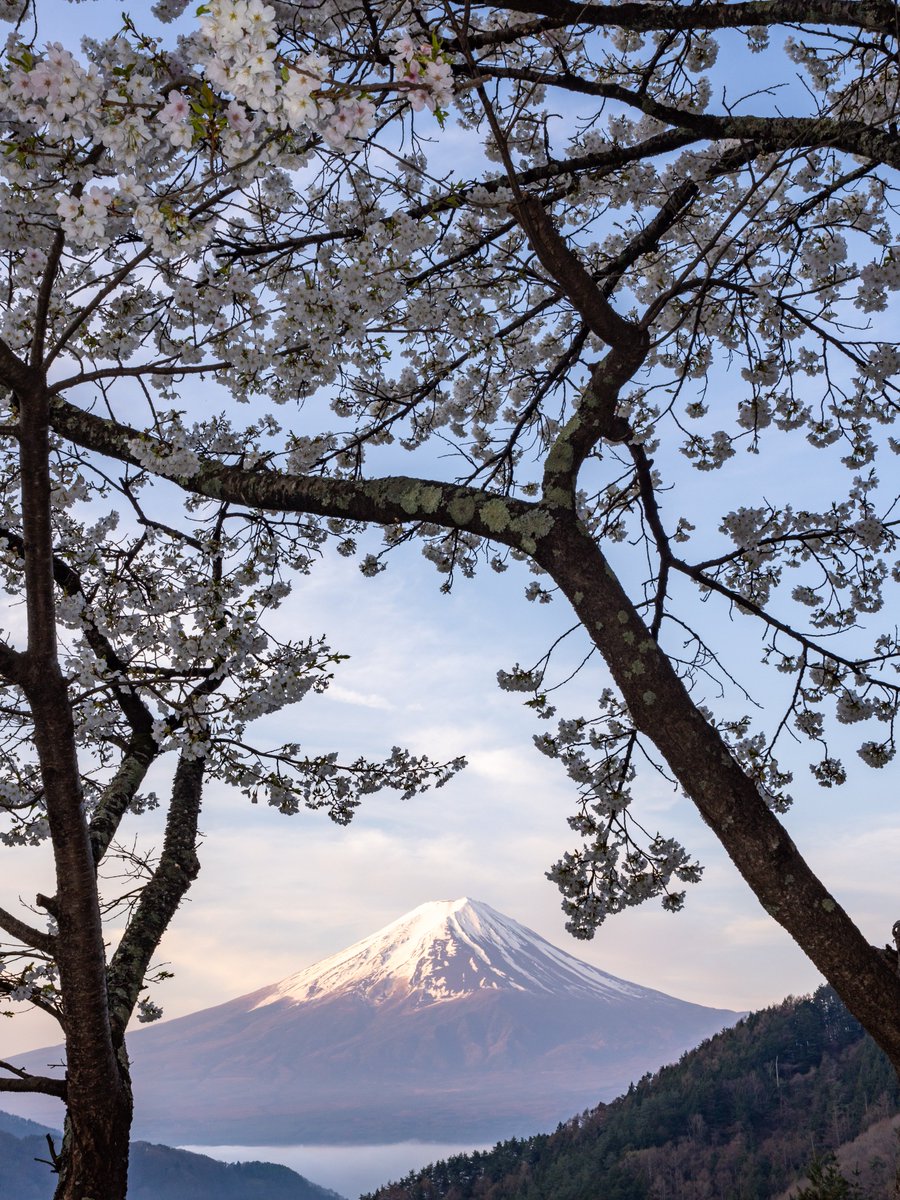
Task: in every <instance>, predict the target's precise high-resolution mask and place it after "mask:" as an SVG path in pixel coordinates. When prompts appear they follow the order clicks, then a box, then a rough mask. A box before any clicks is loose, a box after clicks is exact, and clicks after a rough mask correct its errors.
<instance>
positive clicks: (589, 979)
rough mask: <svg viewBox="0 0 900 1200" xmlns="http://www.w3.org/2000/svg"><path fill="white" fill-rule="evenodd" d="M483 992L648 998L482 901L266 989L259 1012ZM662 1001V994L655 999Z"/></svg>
mask: <svg viewBox="0 0 900 1200" xmlns="http://www.w3.org/2000/svg"><path fill="white" fill-rule="evenodd" d="M483 989H490V990H509V991H517V992H533V993H537V994H540V993H548V994H551V995H556V994H558V993H562V994H563V995H568V996H581V997H586V998H593V999H595V1000H604V1001H606V1000H610V999H618V1000H621V999H622V997H623V996H635V997H637V996H640V995H642V994H643V995H649V994H650V993H649V992H648V991H647V989H646V988H640V987H638V986H637V985H636V984H633V983H625V982H624V981H623V980H621V979H616V978H615V976H613V975H607V974H606V972H605V971H601V970H599V969H598V968H597V967H592V966H589V965H588V964H587V963H583V962H580V961H579V960H578V959H577V958H573V957H572V955H571V954H566V953H565V952H564V951H562V950H557V948H556V947H555V946H552V945H551V944H550V942H547V941H545V940H544V939H543V938H542V937H540V935H539V934H536V933H533V932H532V931H531V930H530V929H526V928H525V926H524V925H520V924H518V922H517V921H513V920H511V919H510V918H509V917H505V916H504V915H503V914H502V913H499V912H497V910H496V909H494V908H491V906H490V905H489V904H484V903H483V902H482V901H480V900H469V899H468V897H465V896H464V897H463V898H462V899H461V900H433V901H431V902H430V903H429V904H421V905H420V906H419V907H418V908H414V909H413V910H412V912H408V913H406V915H405V916H402V917H400V918H398V920H396V921H392V922H391V924H390V925H386V926H385V927H384V928H383V929H379V930H378V932H377V933H373V934H372V935H371V937H367V938H363V940H362V941H360V942H355V943H354V944H353V945H352V946H348V947H347V949H346V950H342V951H341V952H340V953H339V954H334V955H332V957H331V958H326V959H323V960H322V961H321V962H318V963H314V964H313V966H311V967H307V968H306V969H305V970H303V971H298V972H297V974H296V975H290V976H288V978H287V979H283V980H282V981H281V983H276V984H275V985H274V986H272V987H271V988H266V989H264V991H265V996H264V998H263V999H261V1000H260V1001H259V1003H258V1005H257V1007H260V1008H261V1007H262V1006H263V1005H265V1004H275V1003H277V1002H278V1001H280V1000H287V1001H290V1002H291V1003H293V1004H304V1003H309V1002H311V1001H321V1000H322V999H323V998H324V996H325V995H326V994H330V995H332V996H338V995H344V996H346V995H352V996H358V997H360V998H361V999H363V1000H365V1001H366V1002H367V1003H369V1004H373V1005H378V1004H383V1003H386V1002H388V1001H393V1002H397V1001H399V1000H411V1001H412V1002H413V1004H414V1005H416V1006H417V1007H419V1006H423V1005H427V1004H435V1003H439V1002H441V1001H445V1000H456V999H459V998H461V997H463V996H469V995H471V994H472V993H473V992H479V991H481V990H483ZM653 994H654V995H659V994H660V993H658V992H657V993H653Z"/></svg>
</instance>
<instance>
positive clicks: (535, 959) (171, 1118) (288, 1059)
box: [20, 898, 741, 1145]
mask: <svg viewBox="0 0 900 1200" xmlns="http://www.w3.org/2000/svg"><path fill="white" fill-rule="evenodd" d="M740 1015H741V1014H739V1013H734V1012H729V1011H726V1010H722V1009H712V1008H705V1007H702V1006H700V1005H696V1004H688V1003H686V1002H685V1001H683V1000H677V999H675V998H673V997H671V996H667V995H665V994H663V993H662V992H657V991H653V990H651V989H649V988H644V987H640V986H638V985H637V984H633V983H627V982H625V981H624V980H621V979H617V978H616V977H615V976H613V975H608V974H607V973H606V972H604V971H601V970H599V969H598V968H596V967H593V966H590V965H588V964H587V963H584V962H581V961H580V960H579V959H577V958H575V957H573V956H572V955H570V954H567V953H565V952H564V951H562V950H559V949H557V947H555V946H553V945H551V944H550V943H549V942H547V941H545V940H544V939H543V938H542V937H540V936H539V935H538V934H536V933H534V932H533V931H531V930H529V929H526V928H525V927H524V926H523V925H520V924H518V922H516V921H514V920H512V919H511V918H510V917H507V916H504V915H503V914H502V913H499V912H497V911H496V910H495V909H493V908H491V907H490V906H489V905H487V904H484V903H482V902H480V901H474V900H469V899H467V898H463V899H460V900H454V901H433V902H431V903H428V904H423V905H421V906H420V907H419V908H416V909H414V910H413V911H412V912H409V913H407V914H406V915H405V916H402V917H400V918H399V919H398V920H396V921H394V922H392V923H391V924H390V925H387V926H385V927H384V928H383V929H381V930H379V931H378V932H377V933H374V934H372V935H371V936H370V937H367V938H364V939H363V940H362V941H360V942H357V943H355V944H354V945H352V946H350V947H348V948H347V949H346V950H343V951H341V952H340V953H338V954H335V955H333V956H332V957H330V958H326V959H324V960H322V961H321V962H318V963H316V964H315V965H313V966H311V967H307V968H305V969H304V970H302V971H299V972H297V974H295V975H291V976H289V977H288V978H287V979H283V980H282V981H281V982H280V983H275V984H272V985H270V986H268V987H264V988H261V989H260V990H259V991H256V992H252V993H250V994H249V995H246V996H241V997H239V998H238V999H236V1000H231V1001H229V1002H228V1003H226V1004H221V1005H218V1006H216V1007H215V1008H208V1009H204V1010H202V1011H201V1012H197V1013H193V1014H191V1015H190V1016H187V1017H180V1018H177V1019H175V1020H172V1021H167V1022H164V1023H162V1024H160V1025H157V1026H154V1027H152V1028H149V1029H146V1030H141V1031H139V1032H137V1033H134V1034H132V1035H130V1037H129V1041H128V1047H129V1051H130V1053H131V1056H132V1059H133V1061H134V1076H135V1097H136V1103H137V1112H136V1120H135V1134H136V1136H139V1137H144V1138H150V1139H160V1140H168V1141H170V1142H171V1141H173V1140H175V1141H177V1142H179V1143H181V1144H182V1145H183V1144H207V1145H212V1144H223V1143H237V1144H241V1145H265V1144H269V1145H273V1144H278V1143H295V1142H307V1143H309V1142H333V1143H353V1142H357V1143H365V1142H388V1141H397V1140H403V1139H406V1138H417V1139H421V1140H426V1141H429V1140H434V1141H444V1142H446V1141H448V1140H455V1139H463V1138H465V1139H469V1138H471V1139H473V1140H484V1141H487V1140H491V1139H495V1138H498V1137H502V1136H512V1135H515V1134H521V1133H524V1132H529V1131H530V1132H534V1131H535V1130H538V1129H542V1128H548V1127H551V1126H553V1125H555V1124H556V1122H557V1121H559V1120H562V1119H564V1118H566V1117H568V1116H570V1115H571V1113H572V1112H573V1111H577V1110H579V1109H582V1108H585V1107H587V1106H588V1105H592V1104H596V1103H597V1101H598V1100H601V1099H608V1098H611V1097H612V1096H614V1095H616V1094H617V1093H618V1092H620V1091H622V1090H623V1089H624V1088H626V1087H627V1086H628V1084H629V1082H630V1081H631V1080H632V1079H636V1078H638V1077H640V1076H641V1075H643V1074H644V1073H645V1072H646V1071H649V1070H654V1069H655V1068H657V1067H659V1066H660V1065H662V1064H663V1063H665V1062H670V1061H672V1060H673V1059H676V1058H677V1057H678V1056H679V1055H680V1054H681V1053H682V1052H683V1051H684V1050H686V1049H688V1048H690V1047H692V1046H694V1045H696V1044H697V1043H698V1042H700V1041H701V1040H702V1039H703V1038H705V1037H708V1036H710V1035H711V1034H713V1033H715V1032H717V1031H718V1030H720V1029H722V1028H723V1027H724V1026H726V1025H731V1024H733V1023H734V1022H735V1021H736V1020H737V1019H738V1017H739V1016H740ZM52 1053H53V1052H48V1051H36V1052H34V1053H32V1054H30V1055H28V1056H27V1059H26V1060H20V1061H24V1062H25V1064H26V1065H27V1066H28V1068H29V1069H31V1070H35V1071H37V1070H41V1071H43V1070H45V1064H46V1063H47V1062H49V1061H52V1060H53V1058H52ZM56 1053H57V1058H58V1052H56Z"/></svg>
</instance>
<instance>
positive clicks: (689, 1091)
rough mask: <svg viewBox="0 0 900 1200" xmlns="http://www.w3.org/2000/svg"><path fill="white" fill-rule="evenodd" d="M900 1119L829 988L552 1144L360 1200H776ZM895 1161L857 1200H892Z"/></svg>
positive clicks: (743, 1028) (577, 1121)
mask: <svg viewBox="0 0 900 1200" xmlns="http://www.w3.org/2000/svg"><path fill="white" fill-rule="evenodd" d="M898 1107H900V1085H898V1081H897V1078H896V1075H895V1074H894V1072H893V1070H892V1069H891V1067H890V1065H889V1063H888V1062H887V1059H886V1058H885V1057H884V1055H883V1054H882V1053H881V1051H879V1050H878V1049H877V1047H876V1046H875V1045H874V1043H873V1042H872V1041H871V1039H870V1038H869V1037H867V1036H866V1035H865V1034H864V1032H863V1030H862V1028H861V1026H860V1025H859V1024H858V1023H857V1021H855V1020H854V1019H853V1017H851V1016H850V1015H849V1013H848V1012H847V1011H846V1009H845V1008H844V1007H843V1005H842V1004H841V1003H840V1001H839V1000H838V999H837V997H836V995H835V994H834V992H833V991H832V990H831V989H830V988H827V987H823V988H820V989H819V991H817V992H816V993H815V995H813V996H810V997H804V998H800V999H795V998H789V999H788V1000H786V1001H784V1003H783V1004H780V1005H778V1006H777V1007H774V1008H769V1009H765V1010H763V1011H761V1012H757V1013H753V1014H752V1015H751V1016H749V1017H747V1018H745V1019H744V1020H743V1021H741V1023H740V1024H739V1025H737V1026H735V1027H734V1028H732V1029H729V1030H726V1031H725V1032H724V1033H721V1034H719V1035H717V1036H716V1037H714V1038H712V1039H710V1040H709V1041H707V1042H704V1043H703V1045H702V1046H700V1047H699V1048H698V1049H696V1050H693V1051H691V1052H690V1053H688V1054H686V1055H685V1056H684V1057H683V1058H682V1059H681V1061H680V1062H679V1063H677V1064H676V1065H673V1066H670V1067H665V1068H663V1070H662V1071H660V1072H658V1074H656V1075H653V1076H649V1075H648V1076H646V1077H645V1078H644V1079H642V1080H641V1081H640V1082H639V1083H638V1084H636V1085H634V1086H632V1087H631V1088H630V1089H629V1091H628V1092H627V1093H626V1094H625V1095H624V1096H622V1097H620V1098H619V1099H618V1100H615V1101H613V1103H611V1104H608V1105H603V1104H602V1105H599V1106H598V1107H597V1108H595V1109H592V1110H589V1111H587V1112H585V1113H583V1114H581V1115H580V1116H577V1117H574V1118H573V1119H572V1120H570V1121H568V1122H566V1123H565V1124H564V1125H560V1126H559V1128H558V1129H557V1130H556V1132H555V1133H551V1134H540V1135H537V1136H535V1137H532V1138H527V1139H515V1138H514V1139H511V1140H510V1141H507V1142H502V1143H500V1144H499V1145H497V1146H496V1147H495V1148H494V1149H493V1150H490V1151H486V1152H478V1153H474V1154H470V1155H458V1156H456V1157H454V1158H450V1159H448V1160H446V1161H445V1162H440V1163H437V1164H435V1165H433V1166H431V1167H427V1168H425V1169H424V1170H423V1171H420V1172H417V1173H414V1174H411V1175H409V1176H407V1177H406V1178H405V1179H403V1180H401V1181H400V1182H399V1183H394V1184H390V1185H388V1186H386V1187H383V1188H380V1189H378V1191H376V1192H374V1193H372V1194H371V1195H370V1196H369V1197H364V1198H363V1200H551V1198H552V1200H597V1197H598V1196H602V1197H603V1200H710V1198H711V1197H715V1200H772V1197H775V1196H777V1195H778V1194H779V1193H780V1192H782V1191H784V1190H785V1189H787V1188H788V1187H789V1186H790V1185H791V1184H792V1183H793V1182H795V1181H796V1180H798V1179H801V1178H803V1176H804V1175H805V1172H806V1169H807V1167H808V1165H809V1163H810V1161H811V1160H812V1159H813V1158H814V1157H816V1156H817V1155H820V1154H823V1153H825V1152H828V1151H830V1150H832V1149H835V1148H837V1147H839V1146H841V1145H843V1144H845V1143H847V1142H850V1141H851V1140H852V1139H855V1138H857V1137H858V1136H859V1135H860V1134H861V1133H863V1131H865V1130H867V1129H869V1128H870V1127H875V1126H877V1125H878V1123H882V1124H883V1123H884V1121H885V1118H886V1117H889V1116H891V1115H892V1114H894V1113H895V1112H896V1111H897V1110H898ZM882 1144H883V1142H882ZM889 1144H890V1143H889ZM894 1158H895V1155H894V1154H893V1153H891V1152H890V1151H889V1152H888V1153H887V1154H884V1153H880V1154H878V1153H871V1152H870V1158H869V1161H866V1162H865V1163H864V1164H863V1165H864V1168H865V1170H864V1172H863V1174H862V1175H861V1177H860V1181H859V1182H860V1183H861V1184H862V1185H863V1186H864V1188H865V1191H864V1192H862V1193H856V1194H863V1195H869V1196H871V1197H873V1200H874V1198H876V1197H877V1198H878V1200H882V1198H883V1197H886V1196H888V1195H889V1194H890V1192H891V1189H892V1186H893V1179H894V1173H895V1164H894V1161H893V1160H894Z"/></svg>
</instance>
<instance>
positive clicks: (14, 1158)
mask: <svg viewBox="0 0 900 1200" xmlns="http://www.w3.org/2000/svg"><path fill="white" fill-rule="evenodd" d="M48 1133H49V1134H51V1136H52V1137H53V1138H54V1141H55V1143H56V1145H57V1146H58V1145H59V1140H60V1135H59V1133H58V1131H55V1130H51V1129H49V1128H48V1127H47V1126H44V1125H38V1124H37V1123H36V1122H34V1121H27V1120H25V1119H24V1118H22V1117H15V1116H13V1115H12V1114H11V1113H5V1112H0V1200H48V1197H49V1196H50V1194H51V1193H52V1191H53V1183H54V1179H55V1176H53V1175H52V1174H51V1171H50V1165H49V1162H48V1159H49V1155H50V1151H49V1147H48V1144H47V1138H46V1135H47V1134H48ZM128 1200H342V1197H340V1196H339V1195H338V1194H337V1192H333V1191H330V1190H329V1189H328V1188H322V1187H318V1186H317V1185H316V1184H314V1183H310V1181H309V1180H308V1179H304V1177H303V1176H302V1175H298V1174H297V1173H296V1172H295V1171H291V1170H290V1169H289V1168H288V1167H283V1166H280V1165H278V1164H276V1163H261V1162H247V1163H222V1162H216V1161H215V1160H214V1159H212V1158H207V1157H206V1155H204V1154H191V1153H189V1152H188V1151H186V1150H175V1149H173V1148H172V1147H171V1146H155V1145H151V1144H150V1143H149V1142H132V1144H131V1165H130V1170H129V1180H128Z"/></svg>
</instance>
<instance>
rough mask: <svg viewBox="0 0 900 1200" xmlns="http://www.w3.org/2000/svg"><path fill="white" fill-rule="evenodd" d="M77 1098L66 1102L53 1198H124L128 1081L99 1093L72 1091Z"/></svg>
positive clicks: (129, 1102)
mask: <svg viewBox="0 0 900 1200" xmlns="http://www.w3.org/2000/svg"><path fill="white" fill-rule="evenodd" d="M123 1053H124V1052H123ZM72 1085H73V1080H72V1079H71V1077H70V1083H69V1087H70V1089H71V1088H72ZM76 1096H77V1099H75V1100H74V1101H73V1100H72V1099H70V1101H69V1113H68V1116H67V1118H66V1129H65V1137H64V1139H63V1146H62V1152H61V1154H60V1158H59V1163H58V1167H59V1182H58V1184H57V1188H56V1191H55V1193H54V1197H53V1200H125V1193H126V1190H127V1186H128V1137H129V1133H130V1131H131V1117H132V1099H131V1088H130V1086H129V1083H128V1080H127V1078H122V1079H121V1080H120V1081H119V1084H118V1086H116V1087H114V1088H113V1089H112V1090H109V1091H105V1092H101V1093H100V1094H97V1093H96V1092H88V1091H85V1092H84V1093H83V1094H81V1095H79V1094H78V1093H77V1089H76Z"/></svg>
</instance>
